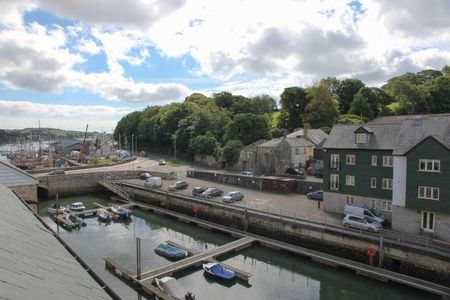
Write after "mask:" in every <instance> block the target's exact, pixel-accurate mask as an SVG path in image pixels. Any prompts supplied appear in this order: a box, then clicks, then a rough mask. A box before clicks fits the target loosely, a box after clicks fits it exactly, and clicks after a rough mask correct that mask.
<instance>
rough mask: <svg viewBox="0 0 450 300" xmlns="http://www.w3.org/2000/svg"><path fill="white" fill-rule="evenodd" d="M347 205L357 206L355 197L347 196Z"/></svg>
mask: <svg viewBox="0 0 450 300" xmlns="http://www.w3.org/2000/svg"><path fill="white" fill-rule="evenodd" d="M345 204H348V205H353V204H355V197H353V196H349V195H346V196H345Z"/></svg>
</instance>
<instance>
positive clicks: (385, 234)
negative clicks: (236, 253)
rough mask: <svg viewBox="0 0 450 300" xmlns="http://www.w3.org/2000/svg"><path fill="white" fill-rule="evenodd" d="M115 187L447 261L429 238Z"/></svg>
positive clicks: (445, 247)
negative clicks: (343, 236)
mask: <svg viewBox="0 0 450 300" xmlns="http://www.w3.org/2000/svg"><path fill="white" fill-rule="evenodd" d="M117 184H120V185H122V186H128V187H131V188H136V189H140V190H144V191H147V192H153V193H158V194H161V195H168V196H176V197H179V198H185V199H186V200H189V201H193V202H197V203H202V204H206V205H214V206H217V207H222V208H226V209H231V210H235V211H239V212H241V213H243V214H247V215H250V214H253V215H256V216H259V217H266V218H273V219H276V220H279V221H282V222H290V223H291V224H295V225H297V226H300V225H301V226H303V227H305V228H307V229H311V230H321V231H324V232H329V233H332V234H338V235H340V236H342V235H345V236H349V237H353V238H358V239H361V240H366V241H371V242H374V243H377V244H378V243H379V242H380V239H381V238H383V242H384V244H390V245H395V246H400V247H407V248H410V249H414V250H418V251H422V252H426V253H430V254H433V255H438V256H441V257H445V258H450V244H448V243H438V242H436V241H434V240H433V239H431V238H429V237H422V236H417V235H412V234H407V233H402V232H396V231H393V230H382V231H380V233H369V232H364V233H363V231H362V230H356V229H355V230H353V229H349V228H344V227H339V226H336V225H331V224H324V223H320V222H317V221H312V220H308V219H302V218H299V217H295V218H294V217H292V216H287V215H282V214H278V213H275V212H269V211H265V210H259V209H255V208H250V207H243V206H239V205H235V204H232V203H231V204H230V203H227V204H223V203H220V202H213V201H208V200H203V199H200V198H196V197H191V196H187V195H182V194H179V193H174V192H169V191H163V190H159V189H149V188H147V187H144V186H141V185H138V184H133V183H128V182H118V183H117Z"/></svg>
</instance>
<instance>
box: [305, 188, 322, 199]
mask: <svg viewBox="0 0 450 300" xmlns="http://www.w3.org/2000/svg"><path fill="white" fill-rule="evenodd" d="M306 197H308V199H316V200H323V191H322V190H317V191H314V192H311V193H308V194H306Z"/></svg>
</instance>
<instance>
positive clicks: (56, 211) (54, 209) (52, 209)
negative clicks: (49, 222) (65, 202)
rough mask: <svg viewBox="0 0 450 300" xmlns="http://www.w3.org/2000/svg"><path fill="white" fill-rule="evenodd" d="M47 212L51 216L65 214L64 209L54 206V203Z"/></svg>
mask: <svg viewBox="0 0 450 300" xmlns="http://www.w3.org/2000/svg"><path fill="white" fill-rule="evenodd" d="M47 212H48V213H49V214H51V215H55V214H62V213H65V212H66V208H65V207H62V206H61V205H59V204H58V205H56V203H54V204H52V205H50V206H49V207H48V208H47Z"/></svg>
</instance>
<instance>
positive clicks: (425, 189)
mask: <svg viewBox="0 0 450 300" xmlns="http://www.w3.org/2000/svg"><path fill="white" fill-rule="evenodd" d="M435 192H436V193H437V197H435ZM427 195H429V196H427ZM439 197H440V189H439V188H437V187H432V186H423V185H419V187H418V188H417V198H419V199H427V200H439Z"/></svg>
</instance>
